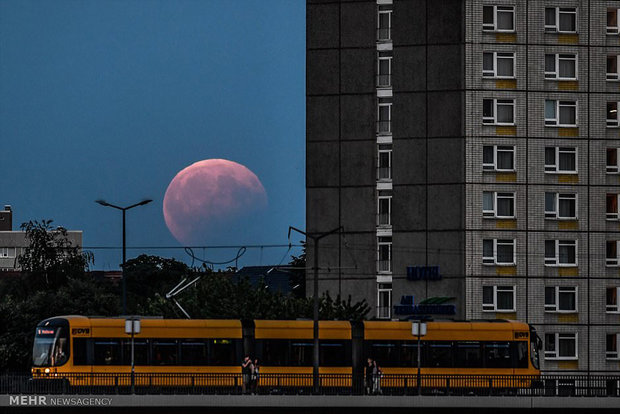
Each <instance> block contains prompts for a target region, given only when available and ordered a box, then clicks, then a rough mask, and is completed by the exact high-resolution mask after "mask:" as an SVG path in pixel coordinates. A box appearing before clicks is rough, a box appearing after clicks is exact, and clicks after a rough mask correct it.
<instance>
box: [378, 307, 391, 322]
mask: <svg viewBox="0 0 620 414" xmlns="http://www.w3.org/2000/svg"><path fill="white" fill-rule="evenodd" d="M391 317H392V309H391V308H390V307H389V306H377V319H390V318H391Z"/></svg>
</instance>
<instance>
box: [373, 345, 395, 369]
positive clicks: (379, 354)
mask: <svg viewBox="0 0 620 414" xmlns="http://www.w3.org/2000/svg"><path fill="white" fill-rule="evenodd" d="M369 351H370V355H368V358H372V359H374V360H375V361H377V363H378V364H379V365H380V366H382V367H397V366H398V365H399V363H398V344H397V343H396V342H387V341H374V342H371V343H370V350H369Z"/></svg>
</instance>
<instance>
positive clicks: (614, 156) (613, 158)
mask: <svg viewBox="0 0 620 414" xmlns="http://www.w3.org/2000/svg"><path fill="white" fill-rule="evenodd" d="M618 173H620V164H618V148H607V174H618Z"/></svg>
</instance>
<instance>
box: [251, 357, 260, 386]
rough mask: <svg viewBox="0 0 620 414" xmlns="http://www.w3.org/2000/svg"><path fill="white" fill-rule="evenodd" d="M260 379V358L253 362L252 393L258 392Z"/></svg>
mask: <svg viewBox="0 0 620 414" xmlns="http://www.w3.org/2000/svg"><path fill="white" fill-rule="evenodd" d="M259 380H260V365H259V363H258V358H257V359H255V360H254V364H252V378H251V379H250V384H251V386H250V389H251V392H252V394H258V381H259Z"/></svg>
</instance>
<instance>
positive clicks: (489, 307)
mask: <svg viewBox="0 0 620 414" xmlns="http://www.w3.org/2000/svg"><path fill="white" fill-rule="evenodd" d="M485 288H492V289H493V302H492V303H485V302H484V289H485ZM482 290H483V294H482V312H516V310H517V287H516V286H514V285H504V286H483V287H482ZM498 293H500V294H501V293H512V308H510V309H502V308H500V307H499V302H498V300H497V295H498Z"/></svg>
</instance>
